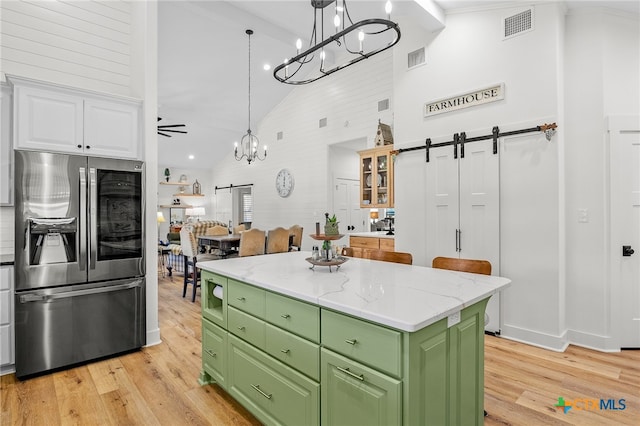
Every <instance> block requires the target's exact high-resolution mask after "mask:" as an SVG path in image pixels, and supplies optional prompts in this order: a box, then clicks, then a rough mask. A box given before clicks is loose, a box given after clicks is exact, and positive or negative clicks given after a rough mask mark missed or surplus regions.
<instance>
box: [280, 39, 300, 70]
mask: <svg viewBox="0 0 640 426" xmlns="http://www.w3.org/2000/svg"><path fill="white" fill-rule="evenodd" d="M300 49H302V40H301V39H298V40H296V50H297V51H298V53H300ZM284 61H285V62H284V63H285V64H286V63H287V60H286V59H285V60H284Z"/></svg>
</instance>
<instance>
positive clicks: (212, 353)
mask: <svg viewBox="0 0 640 426" xmlns="http://www.w3.org/2000/svg"><path fill="white" fill-rule="evenodd" d="M207 353H208V354H209V355H211V356H212V357H214V358H215V357H216V356H218V354H217V353H215V352H214V351H212V350H211V349H207Z"/></svg>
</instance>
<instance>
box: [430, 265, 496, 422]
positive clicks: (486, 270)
mask: <svg viewBox="0 0 640 426" xmlns="http://www.w3.org/2000/svg"><path fill="white" fill-rule="evenodd" d="M431 267H433V268H438V269H448V270H451V271H460V272H471V273H474V274H482V275H491V262H489V261H488V260H480V259H458V258H455V257H440V256H439V257H436V258H434V259H433V261H432V262H431ZM488 322H489V314H487V313H486V312H485V313H484V323H485V324H487V323H488ZM484 415H485V416H486V415H487V410H484Z"/></svg>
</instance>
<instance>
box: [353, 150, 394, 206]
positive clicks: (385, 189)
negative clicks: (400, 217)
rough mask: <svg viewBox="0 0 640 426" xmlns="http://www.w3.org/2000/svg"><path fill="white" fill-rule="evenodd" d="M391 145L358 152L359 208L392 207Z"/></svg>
mask: <svg viewBox="0 0 640 426" xmlns="http://www.w3.org/2000/svg"><path fill="white" fill-rule="evenodd" d="M391 151H393V145H384V146H380V147H377V148H371V149H366V150H364V151H359V152H358V154H360V207H363V208H371V207H383V208H384V207H393V156H392V154H391Z"/></svg>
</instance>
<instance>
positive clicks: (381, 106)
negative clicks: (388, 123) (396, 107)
mask: <svg viewBox="0 0 640 426" xmlns="http://www.w3.org/2000/svg"><path fill="white" fill-rule="evenodd" d="M388 109H389V99H383V100H381V101H378V112H380V111H386V110H388Z"/></svg>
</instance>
